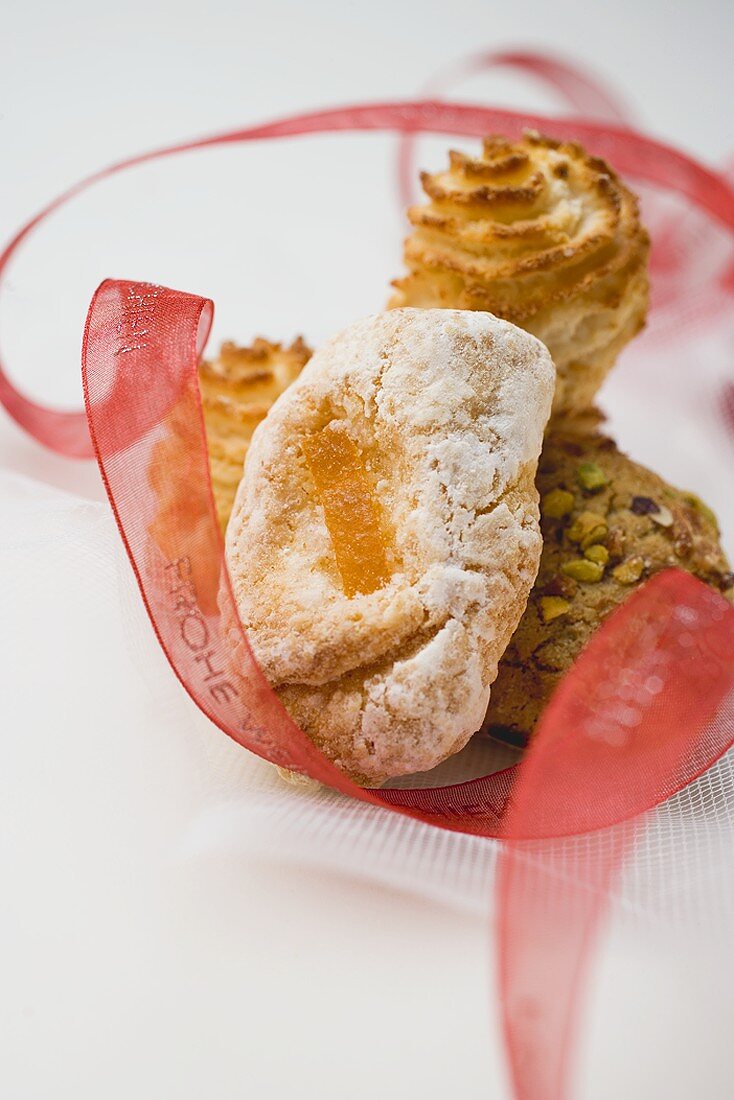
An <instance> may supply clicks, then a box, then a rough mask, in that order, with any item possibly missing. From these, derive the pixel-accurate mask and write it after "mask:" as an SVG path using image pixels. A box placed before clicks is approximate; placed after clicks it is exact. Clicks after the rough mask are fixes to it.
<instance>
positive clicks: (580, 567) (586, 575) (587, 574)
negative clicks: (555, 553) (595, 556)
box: [561, 558, 604, 584]
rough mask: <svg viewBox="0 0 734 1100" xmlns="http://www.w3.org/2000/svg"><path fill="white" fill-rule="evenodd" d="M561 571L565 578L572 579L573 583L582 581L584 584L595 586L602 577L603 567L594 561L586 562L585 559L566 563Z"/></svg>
mask: <svg viewBox="0 0 734 1100" xmlns="http://www.w3.org/2000/svg"><path fill="white" fill-rule="evenodd" d="M561 569H562V571H563V572H564V573H565V574H566V576H567V577H573V579H574V580H575V581H582V582H583V583H584V584H596V583H597V581H600V580H601V579H602V577H603V576H604V566H603V565H601V564H600V563H599V562H596V561H586V559H585V558H576V559H575V560H574V561H567V562H565V564H564V565H562V566H561Z"/></svg>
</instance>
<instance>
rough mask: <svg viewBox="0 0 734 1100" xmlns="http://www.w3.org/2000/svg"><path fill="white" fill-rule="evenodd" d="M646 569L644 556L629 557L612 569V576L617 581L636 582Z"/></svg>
mask: <svg viewBox="0 0 734 1100" xmlns="http://www.w3.org/2000/svg"><path fill="white" fill-rule="evenodd" d="M644 570H645V561H644V559H643V558H641V557H639V556H636V557H633V558H627V560H626V561H623V562H622V564H621V565H617V566H615V568H614V569H613V570H612V576H613V577H614V579H615V581H619V583H620V584H634V583H635V581H638V580H639V579H640V577H641V576H642V574H643V572H644Z"/></svg>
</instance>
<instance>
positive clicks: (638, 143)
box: [0, 102, 734, 1100]
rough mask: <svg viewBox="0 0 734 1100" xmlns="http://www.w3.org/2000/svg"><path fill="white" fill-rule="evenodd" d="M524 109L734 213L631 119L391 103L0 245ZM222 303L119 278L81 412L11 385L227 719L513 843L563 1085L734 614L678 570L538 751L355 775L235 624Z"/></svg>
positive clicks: (509, 912)
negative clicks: (209, 419)
mask: <svg viewBox="0 0 734 1100" xmlns="http://www.w3.org/2000/svg"><path fill="white" fill-rule="evenodd" d="M527 126H532V127H537V128H541V129H545V130H552V131H553V132H554V133H555V134H556V135H559V136H561V137H568V138H572V137H573V138H575V139H577V140H581V141H583V142H584V143H585V144H586V145H587V146H588V147H589V148H590V149H592V150H593V151H594V152H596V153H598V154H600V155H602V156H605V157H606V158H608V159H609V160H610V161H611V162H612V163H613V164H614V165H615V166H616V167H617V168H618V169H619V170H621V171H623V172H629V173H630V174H632V175H634V176H636V177H637V178H642V179H646V180H649V181H652V182H655V183H656V184H658V185H659V186H667V187H669V188H672V189H674V190H676V191H678V192H679V193H681V194H682V195H684V196H685V197H686V198H687V199H688V200H689V201H690V202H691V203H693V204H695V205H697V206H699V207H700V208H701V209H702V210H704V211H705V212H706V213H707V214H709V215H710V216H711V217H713V218H715V219H717V220H718V221H719V222H720V223H721V224H722V225H723V226H725V227H726V228H727V229H729V230H730V231H731V230H732V229H734V193H733V192H732V189H731V187H730V186H729V184H728V182H727V181H726V179H724V178H723V177H722V176H720V175H718V174H717V173H715V172H712V171H710V170H708V169H706V168H704V167H703V166H701V165H699V164H697V163H696V162H695V161H693V160H691V159H690V158H688V157H686V156H685V155H684V154H682V153H679V152H677V151H675V150H673V149H671V148H669V147H667V146H664V145H661V144H659V143H656V142H653V141H650V140H649V139H647V138H645V137H643V136H642V135H640V134H637V133H635V132H633V131H631V130H628V129H624V128H615V127H609V126H603V125H599V124H595V123H591V122H584V121H573V120H550V119H543V118H539V117H537V116H532V115H525V114H518V113H515V112H508V111H495V110H489V109H485V108H478V107H469V106H458V105H451V104H439V103H431V102H420V103H398V104H376V105H367V106H358V107H352V108H347V109H342V110H334V111H325V112H319V113H314V114H308V115H301V116H299V117H297V118H289V119H283V120H281V121H278V122H273V123H269V124H267V125H263V126H258V127H251V128H249V129H247V130H241V131H235V132H232V133H229V134H224V135H220V136H218V137H214V138H208V139H203V140H201V141H197V142H191V143H186V144H184V145H180V146H176V147H172V148H170V149H166V150H162V151H159V152H157V153H152V154H147V155H144V156H141V157H138V158H136V159H135V160H134V161H128V162H124V163H121V164H118V165H115V166H113V167H111V168H110V169H107V170H106V171H104V172H100V173H98V174H97V175H95V176H94V177H91V178H90V179H89V180H87V181H85V182H83V183H82V184H80V185H78V186H77V187H75V188H72V189H71V190H70V191H68V192H66V194H65V195H64V196H62V197H61V198H60V199H58V200H56V201H55V202H53V203H51V204H50V205H49V206H48V207H47V208H46V210H45V211H43V212H42V213H41V214H40V215H39V216H38V217H37V218H35V219H33V221H32V222H30V223H29V224H28V225H27V226H26V227H24V228H23V229H22V230H21V231H20V232H19V233H18V234H17V235H16V237H15V238H14V240H13V241H12V242H11V243H10V245H9V246H8V247H7V248H6V249H5V251H4V253H3V254H2V256H0V280H1V279H2V276H3V274H4V272H5V269H6V268H7V265H8V263H9V262H10V260H11V258H12V256H13V255H14V253H15V252H16V251H17V249H18V247H19V246H20V245H21V244H22V242H23V240H24V239H25V238H26V237H27V236H28V234H29V233H30V232H31V231H32V229H33V228H34V227H35V226H37V225H38V224H39V223H40V221H41V220H42V219H43V218H44V217H45V216H46V215H48V214H49V213H51V212H52V211H53V210H55V209H56V208H57V207H58V206H60V205H61V204H62V203H63V202H64V201H65V200H66V199H68V198H69V197H71V196H72V195H73V194H77V193H78V192H79V191H80V190H82V189H83V188H84V187H87V186H89V185H90V184H91V183H93V182H95V181H96V180H99V179H101V178H103V177H104V176H105V175H108V174H110V173H112V172H117V171H120V170H122V169H123V168H126V167H129V166H131V165H132V164H140V163H143V162H144V161H146V160H150V159H153V158H154V157H157V156H166V155H170V154H172V153H175V152H179V151H183V150H187V149H194V148H205V147H207V146H211V145H216V144H221V143H227V142H236V141H251V140H259V139H266V138H279V137H286V136H290V135H295V134H307V133H323V132H331V131H338V130H341V131H348V130H361V131H367V130H383V131H384V130H388V131H397V132H400V133H415V132H420V131H425V132H431V133H445V134H456V133H459V134H464V135H472V136H481V135H482V134H484V133H487V132H496V131H502V132H505V133H509V134H516V133H518V132H519V131H520V130H522V129H523V128H524V127H527ZM212 316H213V305H212V303H211V302H209V301H207V300H205V299H201V298H198V297H195V296H192V295H189V294H185V293H181V292H178V291H172V290H168V289H166V288H163V287H159V286H154V285H152V284H149V283H141V282H137V281H119V280H112V281H107V282H105V283H103V284H102V286H101V287H100V288H99V289H98V291H97V293H96V294H95V296H94V299H93V301H92V305H91V308H90V311H89V317H88V321H87V327H86V331H85V338H84V350H83V364H82V370H83V381H84V392H85V402H86V410H85V412H84V413H59V412H55V411H54V410H50V409H46V408H44V407H43V406H41V405H39V404H37V403H34V402H31V401H29V400H28V399H27V398H25V397H24V396H23V395H22V394H21V393H20V392H19V391H18V390H17V389H16V387H15V386H14V385H13V384H12V383H11V382H10V380H9V378H8V376H7V375H6V374H5V373H3V374H2V376H1V377H0V399H1V400H2V402H3V404H4V405H5V407H6V408H7V410H8V411H9V412H10V414H11V415H12V416H13V417H14V418H15V419H16V421H17V422H18V423H19V424H21V425H22V426H23V427H24V428H25V429H26V430H27V431H29V432H30V434H32V435H33V436H34V437H35V438H36V439H38V440H39V442H42V443H44V444H45V445H46V446H49V447H51V448H52V449H54V450H56V451H58V452H59V453H60V454H65V455H76V456H79V457H85V456H88V455H92V454H94V455H95V456H96V458H97V461H98V463H99V467H100V470H101V472H102V476H103V478H104V481H105V485H106V488H107V492H108V495H109V499H110V503H111V505H112V508H113V510H114V513H115V517H116V519H117V523H118V526H119V529H120V533H121V535H122V538H123V540H124V542H125V546H126V548H127V552H128V555H129V557H130V561H131V564H132V567H133V569H134V571H135V574H136V577H137V580H138V583H139V585H140V590H141V594H142V596H143V599H144V601H145V604H146V607H147V609H148V613H149V615H150V619H151V622H152V624H153V628H154V630H155V632H156V635H157V637H158V639H159V641H160V643H161V645H162V647H163V649H164V651H165V653H166V655H167V657H168V659H169V661H170V663H171V666H172V668H173V670H174V672H175V674H176V675H177V676H178V678H179V680H180V681H181V683H182V684H183V686H184V687H185V689H186V690H187V692H188V693H189V695H190V696H191V697H192V698H193V700H194V701H195V702H196V704H197V705H198V706H199V707H200V708H201V710H203V711H204V713H205V714H207V715H208V716H209V718H210V719H211V720H212V721H213V722H215V723H216V724H217V725H218V726H219V727H220V728H221V729H222V730H224V731H225V732H226V733H227V734H229V736H231V737H233V738H234V739H235V740H236V741H238V742H239V743H240V744H242V745H243V746H245V747H246V748H248V749H250V750H251V751H252V752H255V753H257V754H258V755H260V756H262V757H264V758H266V759H268V760H271V761H273V762H274V763H277V764H279V765H282V766H285V767H287V768H291V769H295V770H298V771H301V772H303V773H305V774H308V775H310V776H312V777H314V778H316V779H318V780H320V781H321V782H324V783H327V784H329V785H330V786H332V787H334V788H335V789H337V790H339V791H341V792H343V793H344V794H346V795H349V796H351V797H352V798H356V799H360V800H362V801H364V802H367V803H371V804H373V805H377V806H381V807H383V808H385V809H389V810H392V811H393V812H397V813H400V814H404V815H408V816H410V817H413V818H416V819H418V820H420V821H423V822H426V823H428V824H430V825H432V826H437V827H440V828H444V829H451V830H455V831H460V832H466V833H472V834H475V835H480V836H487V837H500V838H502V839H503V840H504V842H505V843H504V845H503V847H502V850H501V856H500V866H499V871H498V878H497V883H498V886H497V891H498V892H497V903H498V937H499V939H498V943H499V955H500V974H501V987H502V992H503V1013H504V1025H505V1033H506V1039H507V1046H508V1051H509V1054H510V1063H511V1070H512V1077H513V1082H514V1088H515V1093H516V1096H517V1097H522V1098H524V1100H546V1098H547V1100H560V1098H561V1097H562V1096H563V1095H564V1091H563V1090H564V1088H565V1082H566V1075H567V1068H568V1062H569V1052H570V1050H571V1042H570V1039H571V1037H572V1034H573V1031H572V1024H573V1020H574V1017H575V1008H576V1004H577V1000H578V999H577V998H576V996H575V993H576V990H577V989H578V988H579V979H580V975H581V972H582V965H583V963H584V962H585V960H586V959H587V957H588V951H587V950H585V947H586V946H587V945H588V944H589V942H590V935H591V932H592V930H593V927H594V925H595V923H596V920H597V918H598V915H599V911H600V907H601V903H602V900H603V898H604V896H605V893H606V891H607V888H608V885H609V883H610V881H611V879H612V877H613V876H614V874H615V873H616V871H617V870H618V868H619V866H620V862H621V860H622V858H623V855H624V851H625V850H626V847H627V845H628V844H629V843H630V842H631V836H630V833H629V827H628V826H625V825H622V824H620V823H629V822H633V823H634V822H635V821H636V820H638V819H639V818H640V815H642V814H644V813H645V811H647V810H649V809H651V808H652V807H654V806H656V805H658V804H659V803H660V802H661V801H663V800H664V799H666V798H668V797H669V796H670V795H672V794H673V793H675V792H676V791H677V790H680V789H681V788H682V787H684V786H685V785H686V784H688V783H689V782H690V781H691V780H692V779H694V778H695V777H696V776H697V775H698V774H700V773H701V772H702V771H703V770H705V769H706V768H707V767H709V766H710V765H711V764H712V763H713V762H714V761H715V760H716V759H717V758H718V757H719V756H720V755H721V754H722V753H723V752H724V751H726V749H727V748H728V747H729V746H730V745H731V744H732V742H733V741H734V718H733V716H732V707H731V702H732V700H731V696H732V691H733V690H734V610H732V609H731V607H730V606H729V605H728V604H727V603H726V602H725V601H724V600H723V599H722V598H721V597H720V596H718V595H717V594H715V593H713V592H712V591H711V590H710V589H708V588H707V587H705V586H704V585H702V584H700V583H699V582H698V581H695V580H693V579H692V578H691V577H689V576H688V575H686V574H683V573H680V572H677V571H672V572H669V573H664V574H661V575H659V576H658V577H656V578H654V579H653V580H652V581H650V582H648V584H647V585H646V586H645V587H644V588H643V589H641V590H640V591H639V592H638V593H637V594H636V595H635V596H634V597H632V598H631V599H630V600H629V601H628V602H627V604H626V605H625V606H624V607H623V608H622V609H621V610H620V611H618V612H617V613H616V614H615V615H614V616H613V617H612V618H610V619H609V620H608V621H607V623H606V624H605V625H604V627H603V628H602V629H601V630H600V631H599V632H598V633H597V635H596V636H595V638H594V639H593V641H592V643H591V645H590V646H589V647H588V648H587V650H586V651H585V652H584V654H582V656H581V658H580V660H579V661H578V662H577V664H576V665H575V666H574V668H573V669H572V670H571V672H570V673H569V674H568V676H567V677H566V678H565V680H564V682H563V684H562V686H561V688H560V690H559V691H558V693H557V694H556V696H555V698H554V699H553V701H552V703H551V705H550V706H549V708H548V709H547V711H546V714H545V716H544V718H543V721H542V722H541V725H540V728H539V730H538V731H537V735H536V737H535V738H534V741H533V743H532V746H531V748H530V750H529V752H528V754H527V756H526V758H525V760H524V762H523V764H522V766H520V767H516V768H511V769H507V770H505V771H503V772H500V773H496V774H494V775H490V776H486V777H483V778H481V779H476V780H472V781H470V782H467V783H462V784H456V785H453V786H450V787H442V788H434V789H430V790H425V789H424V790H385V791H368V790H363V789H362V788H359V787H357V786H356V785H355V784H354V783H352V782H351V781H350V780H349V779H348V778H347V777H346V776H344V775H343V774H342V773H341V772H340V771H339V770H338V769H337V768H336V767H334V765H332V764H331V763H330V762H329V761H328V760H327V759H326V758H325V757H324V756H322V755H321V753H319V752H318V750H317V749H316V748H315V747H314V745H313V744H312V743H311V742H310V740H309V739H308V738H307V737H306V736H305V735H304V734H303V732H302V731H301V730H300V729H299V728H298V727H297V726H296V725H295V724H294V723H293V722H292V720H291V719H290V717H289V716H288V714H287V713H286V712H285V710H284V709H283V707H282V706H281V704H280V702H279V700H278V698H277V696H276V695H275V694H274V693H273V691H272V690H271V689H270V687H269V685H268V683H267V682H266V680H265V678H264V676H263V674H262V672H261V671H260V669H259V668H258V666H257V663H256V661H255V659H254V657H253V655H252V652H251V650H250V648H249V645H248V643H247V639H246V637H245V635H244V633H243V631H242V628H241V626H240V624H239V620H238V617H237V612H236V607H235V604H234V600H233V597H232V592H231V589H230V585H229V579H228V576H227V572H226V568H225V565H224V559H223V550H222V543H221V536H220V533H219V528H218V525H217V522H216V516H215V512H214V506H213V500H212V494H211V482H210V478H209V467H208V459H207V449H206V437H205V432H204V423H203V416H202V410H201V401H200V395H199V390H198V382H197V362H198V358H199V356H200V354H201V352H202V349H203V347H204V345H205V342H206V338H207V335H208V332H209V328H210V325H211V320H212ZM590 833H591V834H593V835H595V836H597V837H603V838H604V843H603V845H601V846H600V849H599V853H598V858H595V859H594V860H593V861H592V863H591V865H590V866H589V868H587V873H586V875H585V877H584V881H583V882H582V883H581V884H580V885H574V880H573V879H572V878H570V879H569V877H568V876H564V875H552V876H550V877H548V878H547V880H546V879H543V881H542V888H541V880H540V879H539V877H538V871H537V867H538V861H539V859H540V860H541V863H542V859H541V857H545V856H547V855H548V853H549V851H550V854H551V856H552V858H553V860H555V861H556V862H557V861H561V862H562V861H563V860H564V858H566V857H565V855H564V853H565V852H566V844H567V840H566V839H564V838H572V837H577V836H579V835H586V834H590ZM549 845H550V849H549V847H548V846H549ZM568 858H569V859H571V858H574V857H573V856H572V854H569V855H568ZM567 879H568V881H567ZM589 881H591V882H592V885H593V889H591V890H589V889H588V884H589ZM549 981H551V982H552V985H548V984H547V983H548V982H549Z"/></svg>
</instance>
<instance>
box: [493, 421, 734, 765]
mask: <svg viewBox="0 0 734 1100" xmlns="http://www.w3.org/2000/svg"><path fill="white" fill-rule="evenodd" d="M598 419H600V418H599V417H597V416H596V414H595V413H594V412H593V411H590V412H589V413H587V414H586V416H585V417H584V420H583V422H581V421H578V422H576V423H575V424H574V422H569V423H567V424H565V425H564V426H563V428H559V426H558V425H555V426H554V427H553V428H552V429H551V431H550V432H549V434H548V436H547V438H546V441H545V444H544V446H543V453H542V455H541V459H540V465H539V467H538V488H539V490H540V495H541V499H540V508H541V526H542V531H543V540H544V541H543V554H542V558H541V564H540V570H539V573H538V578H537V581H536V583H535V585H534V587H533V590H532V592H531V594H530V599H529V601H528V605H527V609H526V611H525V613H524V615H523V617H522V619H521V621H520V625H519V627H518V629H517V631H516V632H515V634H514V635H513V638H512V641H511V642H510V644H509V646H508V647H507V650H506V652H505V654H504V656H503V658H502V660H501V662H500V668H499V676H498V677H497V680H496V682H495V685H494V687H493V688H492V697H491V700H490V705H489V710H488V713H487V717H486V720H485V723H484V727H483V728H484V729H485V731H487V732H489V733H491V734H492V735H493V736H496V737H497V738H499V739H500V740H503V741H507V742H509V743H511V744H515V745H522V744H524V743H525V741H526V740H527V739H528V737H529V736H530V735H531V734H532V731H533V729H534V727H535V725H536V723H537V721H538V718H539V717H540V714H541V713H542V710H543V708H544V707H545V705H546V703H547V702H548V700H549V699H550V696H551V694H552V692H553V690H554V688H555V687H556V685H557V684H558V682H559V681H560V679H561V677H562V676H563V674H564V673H565V672H566V671H567V670H568V669H569V668H570V667H571V665H572V664H573V662H574V661H575V659H576V657H577V656H578V655H579V653H580V652H581V649H582V648H583V647H584V645H585V644H586V643H587V642H588V641H589V639H590V638H591V635H592V634H593V633H594V631H595V630H596V629H597V627H599V626H600V624H601V623H602V622H603V620H604V619H605V618H606V616H607V615H609V614H610V613H611V612H612V611H614V609H615V608H616V607H618V606H619V605H620V604H621V603H622V602H623V601H624V600H625V599H627V597H628V596H629V595H630V593H631V592H632V591H633V590H634V589H635V588H636V587H637V586H638V585H640V584H642V583H643V582H644V581H645V580H646V579H647V578H648V577H650V576H652V575H653V574H654V573H657V572H660V570H662V569H667V568H670V567H677V568H679V569H685V570H687V571H688V572H690V573H693V574H694V576H696V577H698V578H699V579H700V580H702V581H704V582H705V583H706V584H709V585H711V586H712V587H714V588H716V589H717V590H718V591H720V592H721V593H722V595H724V596H725V597H726V598H727V599H729V600H731V601H732V602H733V603H734V574H732V572H731V571H730V568H729V564H728V562H727V559H726V556H725V554H724V552H723V550H722V548H721V543H720V539H719V530H718V525H717V522H716V517H715V516H714V514H713V512H712V511H711V510H710V509H709V508H708V507H707V506H706V505H705V504H704V503H703V501H701V500H700V499H699V498H698V497H697V496H695V495H694V494H693V493H687V492H684V491H682V490H680V489H676V488H674V487H673V486H672V485H669V484H667V482H665V481H664V480H663V479H662V478H661V477H659V476H658V475H657V474H655V473H653V472H652V471H651V470H648V469H646V468H645V467H644V466H640V465H638V464H637V463H636V462H633V461H632V460H631V459H630V458H628V457H627V456H626V455H625V454H623V453H622V452H621V451H619V449H618V448H617V446H616V444H615V443H614V441H613V440H612V439H610V438H609V437H607V436H605V435H604V434H603V433H602V432H601V431H599V430H598V427H597V425H596V423H595V421H598Z"/></svg>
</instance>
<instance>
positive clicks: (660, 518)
mask: <svg viewBox="0 0 734 1100" xmlns="http://www.w3.org/2000/svg"><path fill="white" fill-rule="evenodd" d="M650 519H651V520H652V522H653V523H657V524H658V526H659V527H672V526H673V513H672V512H671V510H670V508H666V507H665V505H663V506H662V508H659V509H658V510H657V512H651V513H650Z"/></svg>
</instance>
